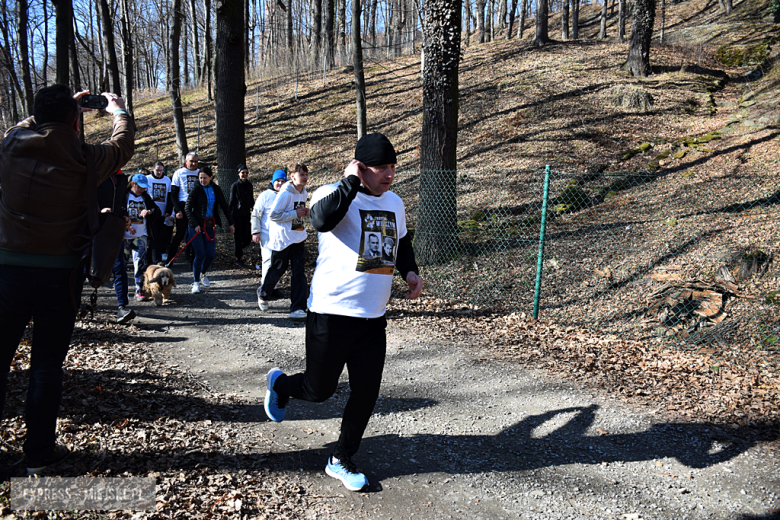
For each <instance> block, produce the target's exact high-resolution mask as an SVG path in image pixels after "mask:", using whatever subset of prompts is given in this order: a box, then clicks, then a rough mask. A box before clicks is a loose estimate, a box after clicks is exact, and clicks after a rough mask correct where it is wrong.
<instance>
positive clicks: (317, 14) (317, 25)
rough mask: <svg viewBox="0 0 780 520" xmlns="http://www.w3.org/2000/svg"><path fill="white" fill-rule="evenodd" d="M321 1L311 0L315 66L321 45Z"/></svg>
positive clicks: (312, 48)
mask: <svg viewBox="0 0 780 520" xmlns="http://www.w3.org/2000/svg"><path fill="white" fill-rule="evenodd" d="M322 2H323V0H311V25H312V27H311V30H312V36H311V38H312V41H311V60H312V62H313V63H314V66H315V67H316V66H317V64H318V63H319V61H320V48H321V47H322ZM372 41H373V39H372Z"/></svg>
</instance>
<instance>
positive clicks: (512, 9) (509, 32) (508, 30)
mask: <svg viewBox="0 0 780 520" xmlns="http://www.w3.org/2000/svg"><path fill="white" fill-rule="evenodd" d="M515 11H517V0H512V4H511V6H510V9H509V25H508V26H507V28H506V39H507V40H511V39H512V31H513V28H514V26H515Z"/></svg>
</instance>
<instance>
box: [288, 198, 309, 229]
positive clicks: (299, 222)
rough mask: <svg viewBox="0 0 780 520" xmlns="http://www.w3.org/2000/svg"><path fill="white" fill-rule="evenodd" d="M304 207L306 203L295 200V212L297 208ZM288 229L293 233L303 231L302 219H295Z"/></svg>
mask: <svg viewBox="0 0 780 520" xmlns="http://www.w3.org/2000/svg"><path fill="white" fill-rule="evenodd" d="M305 207H306V202H305V201H302V200H297V201H295V204H293V208H294V209H296V210H297V209H298V208H305ZM290 229H292V230H293V231H303V229H304V224H303V217H297V218H295V219H293V221H292V224H291V228H290Z"/></svg>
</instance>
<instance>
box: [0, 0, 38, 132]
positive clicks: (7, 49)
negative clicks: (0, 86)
mask: <svg viewBox="0 0 780 520" xmlns="http://www.w3.org/2000/svg"><path fill="white" fill-rule="evenodd" d="M0 12H1V13H2V15H3V23H2V25H0V30H2V32H3V43H4V45H2V46H0V47H2V51H3V61H4V62H5V63H4V65H5V68H6V70H7V71H8V75H9V76H10V77H11V81H12V83H11V96H12V97H13V100H12V105H13V109H12V110H13V119H14V122H17V121H19V113H18V111H17V107H16V94H19V97H20V98H22V99H23V98H24V97H23V94H22V87H21V85H20V84H19V78H18V77H17V76H16V69H15V68H14V59H13V56H12V55H11V49H12V48H13V46H12V45H11V38H10V36H9V35H8V27H9V23H8V11H7V9H6V5H5V2H0ZM30 115H32V111H31V112H30Z"/></svg>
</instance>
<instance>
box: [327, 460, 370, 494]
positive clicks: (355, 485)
mask: <svg viewBox="0 0 780 520" xmlns="http://www.w3.org/2000/svg"><path fill="white" fill-rule="evenodd" d="M342 456H343V455H342ZM325 473H327V474H328V475H330V476H331V477H333V478H337V479H339V480H340V481H341V482H342V483H343V484H344V487H345V488H347V489H348V490H350V491H361V490H362V489H364V488H366V487H368V479H367V478H366V476H365V475H364V474H362V473H361V472H359V471H358V470H357V466H355V463H354V462H352V460H351V459H350V458H349V457H344V458H343V459H338V458H336V456H335V455H331V456H330V458H329V459H328V465H327V466H325Z"/></svg>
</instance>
